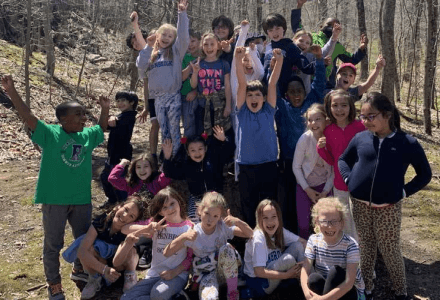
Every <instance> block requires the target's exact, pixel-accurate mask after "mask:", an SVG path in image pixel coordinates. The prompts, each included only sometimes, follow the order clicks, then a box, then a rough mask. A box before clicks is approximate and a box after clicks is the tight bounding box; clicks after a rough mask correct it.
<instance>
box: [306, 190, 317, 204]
mask: <svg viewBox="0 0 440 300" xmlns="http://www.w3.org/2000/svg"><path fill="white" fill-rule="evenodd" d="M305 192H306V193H307V196H308V197H309V198H310V200H311V201H312V202H313V203H316V202H317V201H318V200H319V193H318V192H317V191H315V190H314V189H312V188H311V187H308V188H306V189H305Z"/></svg>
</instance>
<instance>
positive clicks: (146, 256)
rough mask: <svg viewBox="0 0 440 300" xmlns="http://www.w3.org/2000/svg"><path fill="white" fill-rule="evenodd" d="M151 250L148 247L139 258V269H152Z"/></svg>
mask: <svg viewBox="0 0 440 300" xmlns="http://www.w3.org/2000/svg"><path fill="white" fill-rule="evenodd" d="M151 259H152V257H151V248H150V247H147V248H146V249H145V250H144V253H142V256H141V258H139V262H138V267H139V268H142V269H148V268H150V267H151Z"/></svg>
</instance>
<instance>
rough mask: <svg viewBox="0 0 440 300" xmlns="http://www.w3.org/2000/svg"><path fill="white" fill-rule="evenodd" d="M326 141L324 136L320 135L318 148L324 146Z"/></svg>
mask: <svg viewBox="0 0 440 300" xmlns="http://www.w3.org/2000/svg"><path fill="white" fill-rule="evenodd" d="M326 141H327V140H326V139H325V136H323V137H320V138H319V140H318V148H324V147H325V144H326Z"/></svg>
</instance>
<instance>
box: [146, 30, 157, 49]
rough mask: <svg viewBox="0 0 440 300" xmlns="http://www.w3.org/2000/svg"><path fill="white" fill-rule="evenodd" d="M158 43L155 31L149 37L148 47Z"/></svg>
mask: <svg viewBox="0 0 440 300" xmlns="http://www.w3.org/2000/svg"><path fill="white" fill-rule="evenodd" d="M155 43H156V34H155V33H153V34H152V35H150V36H149V37H147V45H148V47H154V44H155Z"/></svg>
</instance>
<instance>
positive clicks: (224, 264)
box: [164, 192, 252, 300]
mask: <svg viewBox="0 0 440 300" xmlns="http://www.w3.org/2000/svg"><path fill="white" fill-rule="evenodd" d="M226 207H227V204H226V201H225V198H223V196H222V195H221V194H219V193H217V192H208V193H206V194H205V196H203V199H202V202H201V203H200V205H199V207H198V213H199V214H200V218H201V220H202V221H201V223H199V224H197V225H196V226H194V228H191V229H190V230H188V231H187V232H186V233H184V234H182V235H180V236H179V237H178V238H176V239H175V240H173V241H172V242H171V243H170V244H169V245H168V246H167V247H166V248H165V250H164V255H165V256H166V257H169V256H172V255H173V254H174V253H176V251H179V250H180V249H182V248H183V247H184V246H187V247H189V248H191V249H193V251H194V255H195V258H194V262H193V271H194V273H195V277H196V281H197V282H199V283H200V286H199V299H202V300H205V299H219V281H220V282H221V283H224V282H225V281H226V283H227V286H228V299H229V300H234V299H238V290H237V284H238V265H237V257H239V256H238V253H237V252H236V251H235V249H234V248H233V247H232V246H231V245H230V244H228V243H227V240H228V239H232V238H233V237H234V236H240V237H244V238H250V237H251V236H252V229H251V228H250V227H249V225H247V224H246V223H245V222H243V221H241V220H240V219H238V218H235V217H233V216H231V214H230V211H229V209H228V210H227V216H226V217H225V215H226ZM223 217H225V218H224V219H223V220H222V218H223ZM180 251H181V250H180Z"/></svg>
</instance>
